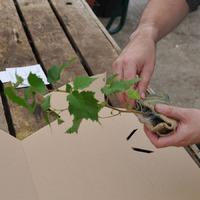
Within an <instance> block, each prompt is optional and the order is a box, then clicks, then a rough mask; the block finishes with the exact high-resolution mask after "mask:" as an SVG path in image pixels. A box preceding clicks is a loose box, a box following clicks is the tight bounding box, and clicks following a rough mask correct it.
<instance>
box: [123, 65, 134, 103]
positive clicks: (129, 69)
mask: <svg viewBox="0 0 200 200" xmlns="http://www.w3.org/2000/svg"><path fill="white" fill-rule="evenodd" d="M128 65H129V66H128ZM123 69H124V71H123V72H122V73H123V79H124V80H130V79H134V78H135V77H136V71H137V70H136V66H135V64H132V65H131V64H130V63H128V64H127V66H126V67H124V68H123ZM133 87H134V85H133ZM125 101H126V103H127V104H128V105H132V106H133V107H134V106H135V101H134V100H130V99H129V98H128V95H127V94H125Z"/></svg>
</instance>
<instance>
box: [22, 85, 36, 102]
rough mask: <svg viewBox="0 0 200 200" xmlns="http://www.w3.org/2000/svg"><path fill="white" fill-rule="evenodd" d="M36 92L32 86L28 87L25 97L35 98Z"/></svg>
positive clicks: (27, 98)
mask: <svg viewBox="0 0 200 200" xmlns="http://www.w3.org/2000/svg"><path fill="white" fill-rule="evenodd" d="M34 94H35V92H34V91H33V89H32V87H31V86H30V87H28V88H26V89H25V91H24V99H25V100H26V101H28V100H29V99H31V98H33V96H34Z"/></svg>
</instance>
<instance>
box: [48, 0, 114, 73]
mask: <svg viewBox="0 0 200 200" xmlns="http://www.w3.org/2000/svg"><path fill="white" fill-rule="evenodd" d="M49 2H50V3H51V4H52V7H53V8H54V11H55V13H56V14H57V15H58V16H59V18H60V19H61V20H62V22H63V25H64V26H65V28H66V29H67V30H68V32H69V34H70V35H71V37H73V40H74V42H75V44H76V46H77V47H78V48H79V50H80V52H81V54H82V56H83V57H84V59H85V60H86V62H87V63H88V65H89V67H90V68H91V70H92V72H93V73H94V74H98V73H102V72H105V71H106V72H108V73H110V72H111V71H112V67H111V66H112V63H113V61H114V60H115V59H116V58H117V56H118V50H117V49H116V48H114V47H113V44H112V43H111V42H110V41H109V39H108V37H106V36H105V32H104V31H102V29H100V28H99V25H98V24H97V23H96V18H94V16H93V15H91V13H90V12H89V11H88V8H87V7H86V6H85V5H84V4H83V2H82V1H81V0H70V1H66V0H60V1H57V0H49ZM69 2H70V3H69Z"/></svg>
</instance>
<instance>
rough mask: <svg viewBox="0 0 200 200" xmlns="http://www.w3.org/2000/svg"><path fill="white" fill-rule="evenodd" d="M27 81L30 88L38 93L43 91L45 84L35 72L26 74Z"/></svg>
mask: <svg viewBox="0 0 200 200" xmlns="http://www.w3.org/2000/svg"><path fill="white" fill-rule="evenodd" d="M28 82H29V84H30V86H32V89H33V90H34V91H36V92H39V93H42V94H43V93H45V91H46V85H45V84H44V82H43V80H42V79H41V78H39V77H38V76H37V75H36V74H32V73H30V74H29V76H28Z"/></svg>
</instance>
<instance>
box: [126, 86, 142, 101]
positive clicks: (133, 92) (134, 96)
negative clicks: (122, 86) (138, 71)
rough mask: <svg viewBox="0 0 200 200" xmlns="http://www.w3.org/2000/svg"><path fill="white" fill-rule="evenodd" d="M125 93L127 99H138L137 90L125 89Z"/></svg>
mask: <svg viewBox="0 0 200 200" xmlns="http://www.w3.org/2000/svg"><path fill="white" fill-rule="evenodd" d="M127 95H128V98H129V99H134V100H139V99H140V94H139V92H138V91H137V90H134V89H132V88H130V89H129V90H128V91H127Z"/></svg>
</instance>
